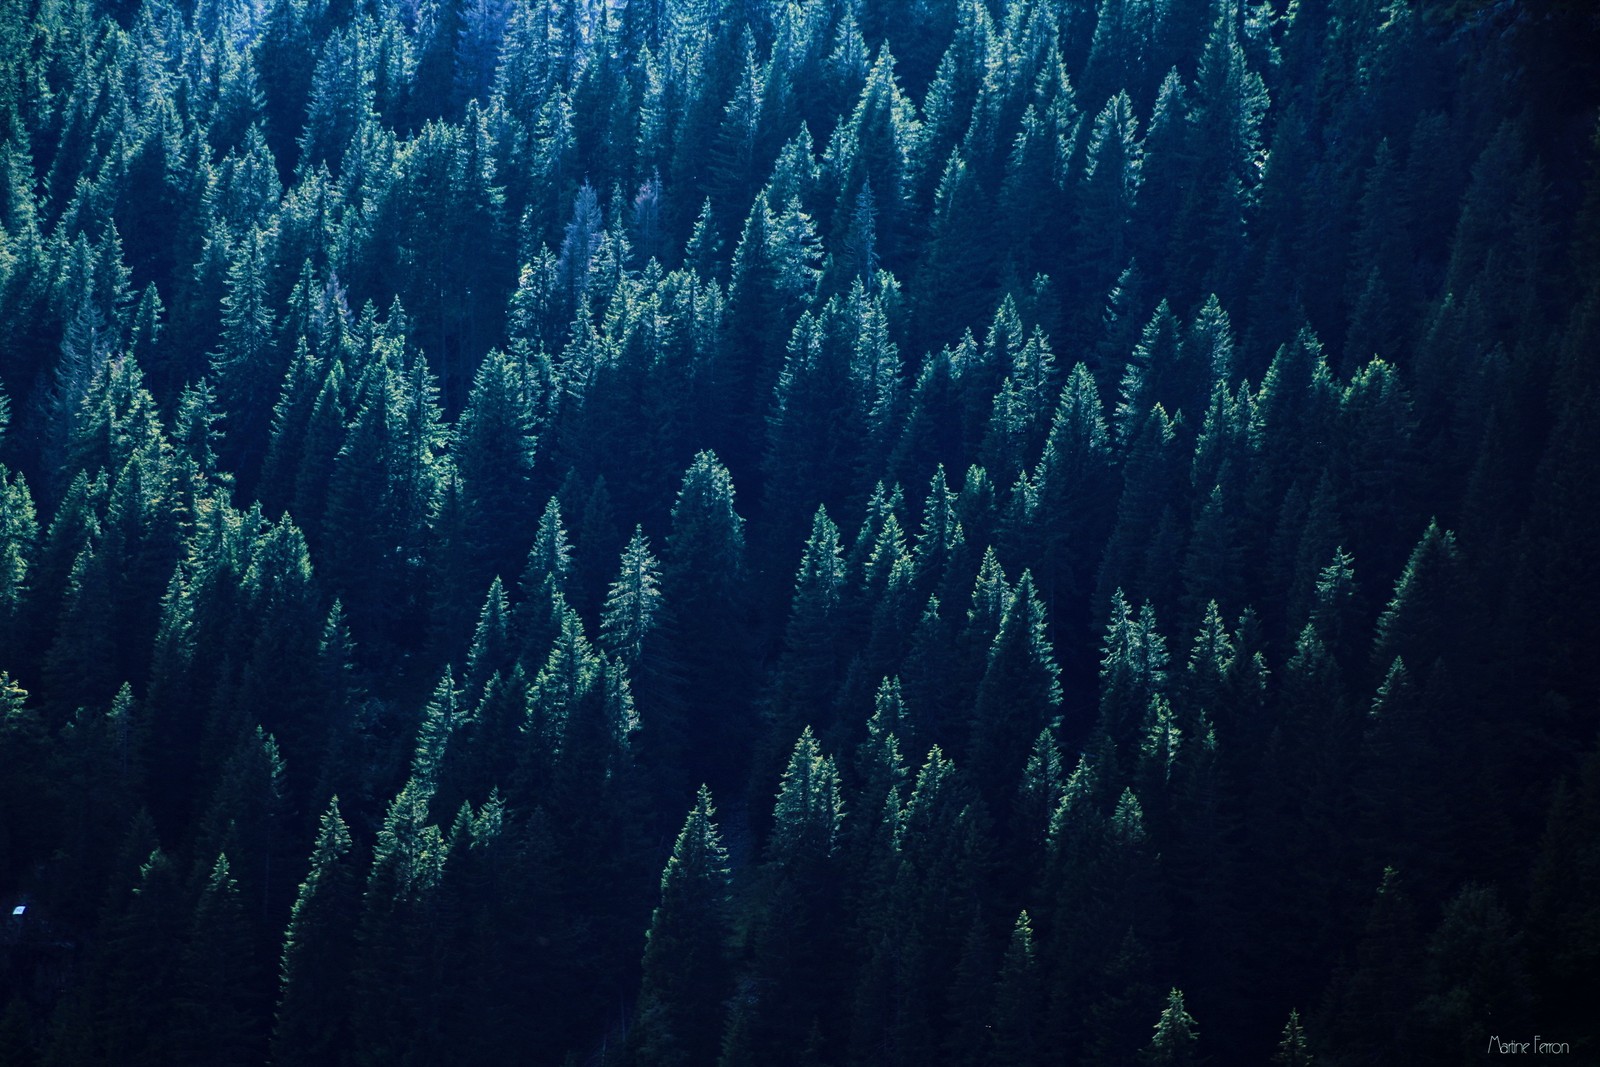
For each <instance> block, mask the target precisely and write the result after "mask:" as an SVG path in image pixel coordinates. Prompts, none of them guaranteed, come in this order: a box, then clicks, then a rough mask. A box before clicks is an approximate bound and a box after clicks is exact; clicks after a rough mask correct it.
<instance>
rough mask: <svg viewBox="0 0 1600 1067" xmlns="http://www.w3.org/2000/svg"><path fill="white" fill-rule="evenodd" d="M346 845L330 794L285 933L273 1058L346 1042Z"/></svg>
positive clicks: (349, 941) (350, 926) (354, 905)
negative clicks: (309, 863) (308, 869)
mask: <svg viewBox="0 0 1600 1067" xmlns="http://www.w3.org/2000/svg"><path fill="white" fill-rule="evenodd" d="M352 852H353V845H352V842H351V839H350V830H349V828H348V827H347V826H346V825H345V821H344V818H343V816H342V815H341V814H340V811H339V800H338V798H337V797H335V798H334V799H333V800H331V801H329V803H328V810H327V811H325V812H324V813H323V815H322V821H321V824H320V826H319V828H318V830H317V838H316V844H315V847H314V848H313V850H312V853H311V871H310V873H309V874H307V875H306V880H305V881H304V882H302V883H301V884H300V893H299V896H298V897H297V898H296V900H295V903H294V910H293V912H291V914H290V918H289V928H288V931H287V932H286V933H285V934H284V940H283V958H282V962H281V963H280V965H279V982H280V992H279V995H278V1011H277V1022H276V1025H275V1027H274V1029H273V1033H272V1055H273V1058H274V1059H276V1060H282V1061H285V1062H289V1061H310V1060H319V1059H320V1060H326V1059H328V1058H329V1057H332V1056H334V1055H336V1054H337V1052H338V1050H341V1049H344V1048H345V1047H347V1043H348V1037H349V1034H348V1027H349V1014H350V1008H349V996H350V987H349V983H348V975H349V973H350V967H351V965H352V963H353V962H354V954H355V941H354V937H353V934H354V931H355V923H356V919H357V917H358V916H359V914H360V911H359V909H360V888H359V884H358V881H357V877H356V870H355V857H354V855H353V854H352Z"/></svg>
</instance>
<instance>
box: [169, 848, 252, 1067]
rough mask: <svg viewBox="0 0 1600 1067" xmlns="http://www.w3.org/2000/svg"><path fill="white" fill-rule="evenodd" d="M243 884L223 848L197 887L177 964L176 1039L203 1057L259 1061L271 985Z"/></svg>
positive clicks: (202, 1060) (201, 1060) (205, 1059)
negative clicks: (266, 979) (197, 896)
mask: <svg viewBox="0 0 1600 1067" xmlns="http://www.w3.org/2000/svg"><path fill="white" fill-rule="evenodd" d="M239 897H240V894H239V884H238V882H237V881H235V880H234V878H233V877H232V875H231V874H230V873H229V869H228V857H227V856H226V855H219V856H218V857H217V860H216V863H215V865H214V866H213V867H212V869H211V875H210V877H209V878H208V879H207V880H206V883H205V885H204V887H203V888H202V889H201V891H200V899H199V902H198V903H197V904H196V905H195V910H194V918H193V920H192V922H191V924H190V927H189V936H188V940H187V943H186V944H185V946H184V952H183V961H182V963H181V964H180V967H179V994H178V999H177V1001H176V1003H175V1005H174V1007H175V1009H176V1017H175V1018H174V1019H173V1024H172V1025H173V1033H172V1040H173V1042H174V1044H175V1045H176V1047H177V1048H178V1049H180V1050H182V1054H183V1055H184V1056H185V1057H186V1058H192V1059H193V1060H194V1061H195V1062H199V1063H215V1064H219V1065H221V1064H228V1065H243V1064H248V1063H258V1062H260V1060H261V1058H262V1056H263V1054H264V1053H265V1051H266V1033H265V1028H264V1027H263V1025H262V1023H263V1021H264V1020H265V1012H264V1011H263V1010H262V1008H263V1001H264V1000H265V999H266V998H265V993H266V988H265V983H264V982H263V981H262V978H263V971H264V970H265V968H263V967H261V965H260V962H259V960H258V959H257V955H256V953H257V949H256V939H255V936H254V932H253V931H252V930H251V928H250V924H249V922H248V921H247V920H246V918H245V907H244V903H243V901H241V900H240V898H239Z"/></svg>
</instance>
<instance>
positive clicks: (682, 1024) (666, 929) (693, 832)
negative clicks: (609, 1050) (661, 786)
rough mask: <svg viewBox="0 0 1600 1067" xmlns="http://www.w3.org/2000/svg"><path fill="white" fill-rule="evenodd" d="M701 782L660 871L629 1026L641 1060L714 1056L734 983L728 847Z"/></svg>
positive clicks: (632, 1046) (705, 1060) (633, 1047)
mask: <svg viewBox="0 0 1600 1067" xmlns="http://www.w3.org/2000/svg"><path fill="white" fill-rule="evenodd" d="M715 814H716V812H715V810H714V809H713V808H712V806H711V792H710V791H709V790H708V789H706V788H705V787H704V786H701V787H700V792H699V794H698V797H697V799H696V801H695V805H694V807H693V808H692V809H690V812H689V817H688V819H687V820H686V821H685V822H684V824H683V830H682V831H681V832H679V834H678V839H677V841H676V842H675V843H674V844H673V846H672V856H671V858H670V859H668V860H667V866H666V869H665V870H664V871H663V872H662V874H661V903H660V904H659V905H658V906H657V907H656V909H655V913H654V914H653V915H652V916H651V919H650V932H649V934H648V935H646V940H645V950H644V960H643V963H642V969H643V977H642V980H641V985H640V990H639V1007H638V1010H637V1013H636V1015H635V1019H634V1026H633V1029H632V1031H631V1032H630V1033H629V1037H628V1041H629V1048H630V1051H631V1053H632V1056H633V1059H634V1062H636V1063H639V1064H641V1065H669V1064H683V1065H688V1064H700V1063H712V1062H714V1061H715V1059H716V1049H717V1046H718V1041H719V1039H720V1037H721V1034H722V1006H723V1001H724V999H725V997H726V995H727V992H728V989H729V987H730V983H731V974H730V971H729V967H728V961H727V939H728V933H729V929H728V922H729V917H728V854H727V851H726V850H725V849H724V848H723V847H722V841H721V838H720V837H719V835H718V833H717V824H716V822H715V821H714V818H715Z"/></svg>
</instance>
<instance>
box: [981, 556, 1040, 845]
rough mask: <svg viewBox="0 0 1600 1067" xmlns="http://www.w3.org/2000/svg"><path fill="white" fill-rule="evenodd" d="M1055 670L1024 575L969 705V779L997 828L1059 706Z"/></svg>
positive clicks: (1030, 585) (1035, 594)
mask: <svg viewBox="0 0 1600 1067" xmlns="http://www.w3.org/2000/svg"><path fill="white" fill-rule="evenodd" d="M1060 674H1061V671H1060V668H1059V667H1058V666H1057V665H1056V660H1055V655H1054V653H1053V652H1052V650H1051V648H1050V642H1049V639H1048V638H1047V637H1046V636H1045V609H1044V605H1043V604H1042V603H1041V602H1040V600H1039V596H1038V592H1037V590H1035V588H1034V585H1033V575H1032V574H1031V573H1029V572H1028V571H1023V572H1022V576H1021V577H1020V578H1019V579H1017V584H1016V588H1015V589H1014V590H1012V592H1011V596H1010V599H1009V600H1008V601H1007V603H1006V608H1005V614H1004V615H1003V616H1002V617H1001V620H1000V628H999V632H998V633H996V634H995V638H994V643H993V645H991V646H990V649H989V658H988V666H987V669H986V670H985V671H984V675H983V681H982V682H981V683H979V685H978V694H977V701H976V703H975V704H974V706H973V724H972V742H971V753H972V755H971V766H972V768H973V771H972V774H973V779H974V781H976V783H977V784H978V787H979V788H980V789H981V790H983V791H984V793H985V795H986V797H987V798H988V799H989V802H990V808H991V810H993V811H994V812H995V813H996V815H997V817H998V818H999V819H1000V820H1001V822H1002V823H1005V822H1008V821H1009V817H1010V813H1011V811H1010V809H1011V805H1012V801H1013V795H1014V793H1015V791H1016V790H1015V786H1014V785H1013V783H1014V782H1015V781H1016V780H1017V776H1018V774H1019V773H1020V772H1021V771H1022V769H1023V767H1024V765H1025V764H1026V762H1027V758H1028V746H1029V745H1030V744H1031V743H1032V742H1033V740H1034V738H1035V737H1036V736H1037V735H1038V733H1039V731H1040V730H1042V729H1045V728H1047V727H1049V726H1052V725H1054V720H1055V718H1056V709H1057V708H1058V707H1059V706H1060V704H1061V682H1060Z"/></svg>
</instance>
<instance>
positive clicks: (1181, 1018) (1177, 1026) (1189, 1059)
mask: <svg viewBox="0 0 1600 1067" xmlns="http://www.w3.org/2000/svg"><path fill="white" fill-rule="evenodd" d="M1198 1040H1199V1034H1198V1032H1197V1031H1196V1028H1195V1023H1194V1018H1193V1017H1192V1016H1190V1014H1189V1013H1188V1012H1187V1011H1185V1010H1184V1007H1183V992H1182V991H1181V990H1178V989H1174V990H1173V991H1172V992H1171V993H1170V994H1168V995H1167V1006H1166V1007H1165V1008H1163V1009H1162V1010H1161V1018H1160V1019H1158V1020H1157V1021H1156V1032H1155V1035H1154V1036H1152V1037H1151V1038H1150V1044H1149V1045H1147V1046H1145V1049H1144V1051H1143V1052H1142V1053H1141V1054H1140V1057H1139V1061H1140V1062H1141V1063H1145V1064H1151V1065H1154V1064H1160V1065H1161V1067H1188V1065H1190V1064H1194V1063H1198V1062H1199V1058H1198V1055H1197V1053H1196V1052H1195V1047H1194V1046H1195V1043H1196V1042H1197V1041H1198Z"/></svg>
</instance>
